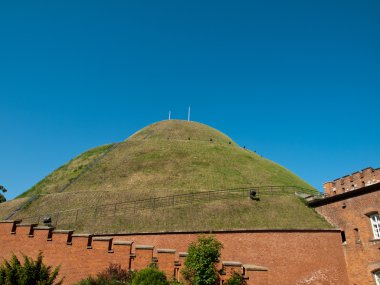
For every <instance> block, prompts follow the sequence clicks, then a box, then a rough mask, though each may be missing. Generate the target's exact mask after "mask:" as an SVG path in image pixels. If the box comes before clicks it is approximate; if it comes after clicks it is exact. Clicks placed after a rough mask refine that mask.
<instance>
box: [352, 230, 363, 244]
mask: <svg viewBox="0 0 380 285" xmlns="http://www.w3.org/2000/svg"><path fill="white" fill-rule="evenodd" d="M354 236H355V243H357V244H359V243H361V241H360V235H359V229H358V228H355V229H354Z"/></svg>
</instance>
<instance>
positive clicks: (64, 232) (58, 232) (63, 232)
mask: <svg viewBox="0 0 380 285" xmlns="http://www.w3.org/2000/svg"><path fill="white" fill-rule="evenodd" d="M73 232H74V231H73V230H54V231H53V233H54V234H72V233H73Z"/></svg>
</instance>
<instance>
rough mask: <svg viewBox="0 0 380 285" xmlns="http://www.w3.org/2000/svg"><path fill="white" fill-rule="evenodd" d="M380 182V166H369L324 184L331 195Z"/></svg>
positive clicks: (326, 191)
mask: <svg viewBox="0 0 380 285" xmlns="http://www.w3.org/2000/svg"><path fill="white" fill-rule="evenodd" d="M379 182H380V168H378V169H373V168H372V167H368V168H365V169H363V170H362V171H358V172H355V173H353V174H351V175H346V176H344V177H342V178H338V179H335V180H334V181H332V182H326V183H325V184H324V185H323V188H324V190H325V193H326V194H328V195H329V196H333V195H337V194H341V193H345V192H348V191H352V190H356V189H359V188H363V187H365V186H370V185H373V184H376V183H379Z"/></svg>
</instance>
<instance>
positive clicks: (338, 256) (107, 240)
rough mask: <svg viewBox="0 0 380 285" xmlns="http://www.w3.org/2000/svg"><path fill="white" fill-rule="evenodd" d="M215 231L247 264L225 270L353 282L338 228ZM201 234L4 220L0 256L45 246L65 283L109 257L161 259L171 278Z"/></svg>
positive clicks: (256, 284)
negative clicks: (98, 230) (104, 230)
mask: <svg viewBox="0 0 380 285" xmlns="http://www.w3.org/2000/svg"><path fill="white" fill-rule="evenodd" d="M214 235H215V237H216V238H217V239H218V240H220V241H221V242H222V243H223V246H224V249H223V250H222V261H223V260H227V261H233V262H238V263H240V264H242V266H235V267H234V266H233V264H232V265H231V263H229V264H228V265H227V266H226V267H225V270H224V271H226V272H232V271H233V270H237V271H241V272H244V273H245V276H247V277H249V280H248V284H249V285H269V284H282V285H286V284H289V285H290V284H291V285H294V284H297V285H301V284H321V285H322V284H339V285H345V284H348V277H347V271H346V264H345V259H344V253H343V250H342V246H341V238H340V232H339V231H336V230H288V231H287V230H276V231H270V230H262V231H260V230H256V231H248V230H247V231H235V232H233V231H229V232H217V233H214ZM197 236H198V234H197V233H156V234H132V235H113V236H112V235H109V236H102V237H99V236H92V235H76V234H75V233H73V232H72V231H54V230H53V229H52V228H46V227H45V228H37V229H35V225H17V226H15V224H14V223H12V222H9V221H8V222H1V223H0V258H1V259H2V258H5V259H9V258H10V257H11V255H12V253H15V254H17V255H21V253H22V254H25V255H27V256H31V257H33V258H35V257H36V256H37V255H38V252H39V251H42V252H43V254H44V261H45V263H46V264H49V265H53V266H57V265H61V271H60V276H65V284H73V283H75V282H78V281H79V280H81V279H82V278H85V277H87V276H89V275H90V274H92V275H96V273H98V272H99V271H102V270H103V269H104V268H106V267H107V266H108V265H109V264H110V263H120V264H121V265H122V266H123V267H124V268H132V269H141V268H143V267H145V266H147V265H149V264H150V263H151V262H156V263H157V265H158V267H159V269H161V270H163V271H164V272H166V274H168V277H169V278H172V277H173V276H174V275H175V274H176V275H177V276H180V273H179V270H180V268H181V267H182V266H183V258H182V257H180V253H182V252H186V251H187V248H188V246H189V244H190V243H191V242H193V241H195V240H196V239H197ZM168 249H169V250H168ZM174 250H175V252H174ZM173 261H174V262H173ZM175 261H177V262H175ZM222 266H223V265H222V264H220V265H219V267H220V268H221V267H222ZM231 266H232V267H231ZM233 267H234V268H233ZM227 277H228V276H224V277H223V278H224V279H226V278H227ZM360 284H363V283H360Z"/></svg>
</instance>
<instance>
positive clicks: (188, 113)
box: [187, 106, 190, 122]
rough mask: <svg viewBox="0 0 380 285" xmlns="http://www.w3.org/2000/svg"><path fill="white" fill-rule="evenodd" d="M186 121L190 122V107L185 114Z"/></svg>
mask: <svg viewBox="0 0 380 285" xmlns="http://www.w3.org/2000/svg"><path fill="white" fill-rule="evenodd" d="M187 121H188V122H190V106H189V111H188V112H187Z"/></svg>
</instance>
